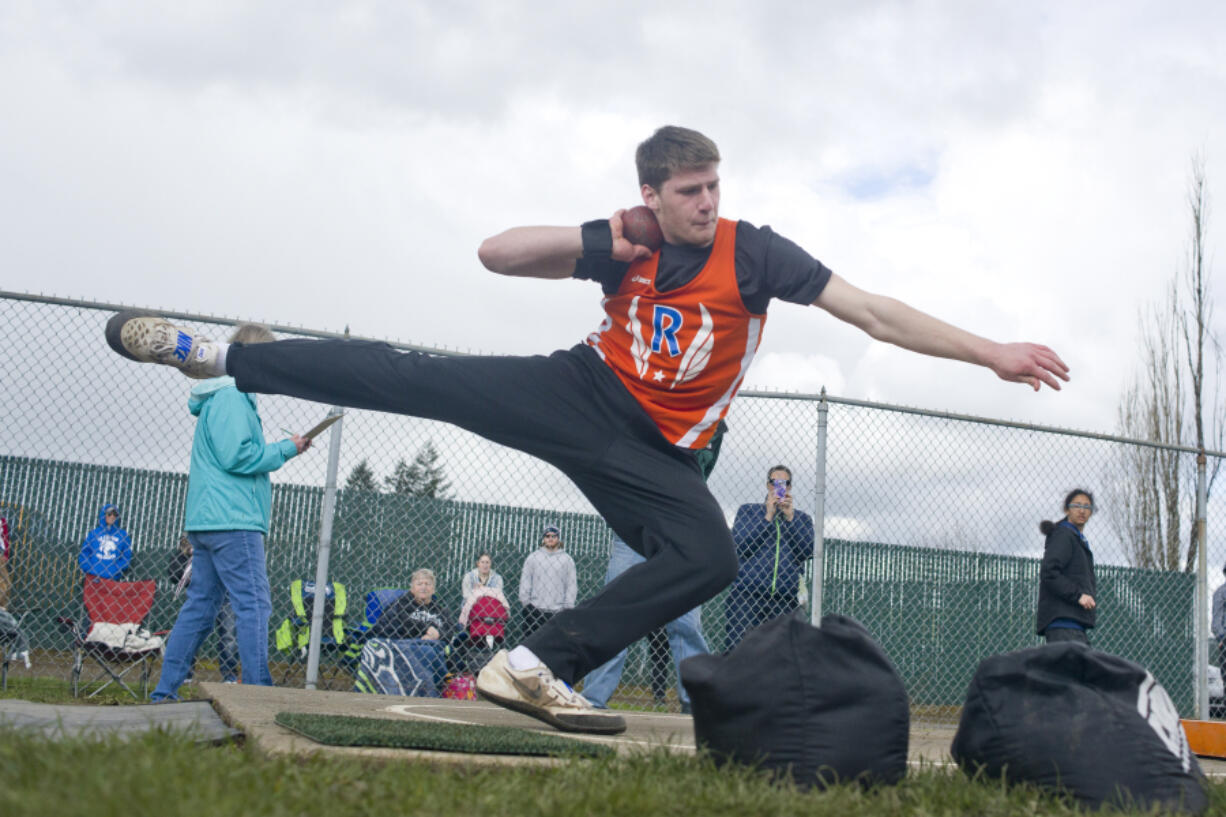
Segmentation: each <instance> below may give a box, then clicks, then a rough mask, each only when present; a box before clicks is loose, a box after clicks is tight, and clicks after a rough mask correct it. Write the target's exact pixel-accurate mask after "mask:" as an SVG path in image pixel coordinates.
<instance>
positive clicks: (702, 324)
mask: <svg viewBox="0 0 1226 817" xmlns="http://www.w3.org/2000/svg"><path fill="white" fill-rule="evenodd" d="M735 256H736V222H735V221H729V220H727V219H720V220H719V224H718V226H717V227H716V230H715V243H714V245H713V246H712V248H711V255H710V257H709V258H708V259H707V263H706V265H705V266H704V267H703V268H702V270H701V271H700V272H699V273H698V274H697V275H696V276H694V278H693V279H692V280H691V281H689V282H688V283H686V284H684V285H682V286H680V287H678V288H677V289H673V290H670V291H668V292H658V291H656V288H655V277H656V269H657V266H658V264H659V261H660V253H659V252H658V251H657V252H655V253H653V254H652V256H651V257H650V258H648V259H646V260H644V261H636V262H634V263H633V264H631V265H630V268H629V269H628V270H626V274H625V276H624V277H623V278H622V282H621V286H620V287H619V288H618V290H617V292H616V294H614V295H610V296H607V297H605V299H604V300H603V301H602V302H601V305H602V306H603V307H604V310H605V319H604V321H603V322H602V323H601V325H600V328H599V329H597V330H596V331H595V332H593V333H592V334H591V335H589V336H588V338H587V340H586V342H587V344H588V345H589V346H591V347H592V348H593V349H595V350H596V352H597V354H599V355H600V357H601V359H602V360H604V362H605V363H606V364H608V366H609V367H610V368H611V369H612V370H613V372H614V373H615V374H616V375H617V377H618V379H620V380H621V382H622V384H623V385H624V386H625V387H626V388H627V389H628V390H629V391H630V393H631V394H632V395H634V398H635V399H636V400H638V402H639V405H641V406H642V407H643V409H644V410H645V411H646V412H647V413H648V415H650V416H651V418H652V420H654V421H655V423H656V426H657V427H659V429H660V431H661V432H662V433H663V434H664V436H665V437H666V438H667V439H668V440H669V441H670V442H672V443H673V444H675V445H678V446H681V447H683V448H703V447H705V446H706V444H707V442H708V441H709V440H710V439H711V435H712V434H714V433H715V428H716V426H717V425H718V424H719V421H720V420H721V419H723V417H724V415H725V414H727V413H728V406H729V405H730V404H731V403H732V398H733V396H734V395H735V394H736V391H737V389H738V388H740V386H741V381H743V380H744V379H745V373H746V372H748V371H749V366H750V364H751V363H753V357H754V354H755V353H756V352H757V350H758V344H759V342H760V341H761V339H762V327H763V326H764V325H765V323H766V315H765V314H761V315H755V314H753V313H751V312H750V311H749V310H747V309H746V308H745V304H744V302H743V301H742V300H741V293H740V290H739V289H738V287H737V281H736V266H735Z"/></svg>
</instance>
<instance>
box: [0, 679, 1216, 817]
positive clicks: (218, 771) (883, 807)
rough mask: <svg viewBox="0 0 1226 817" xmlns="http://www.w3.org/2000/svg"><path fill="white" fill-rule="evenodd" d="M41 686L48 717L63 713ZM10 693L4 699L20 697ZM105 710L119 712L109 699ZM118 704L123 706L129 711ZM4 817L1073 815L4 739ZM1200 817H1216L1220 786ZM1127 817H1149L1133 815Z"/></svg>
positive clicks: (674, 767)
mask: <svg viewBox="0 0 1226 817" xmlns="http://www.w3.org/2000/svg"><path fill="white" fill-rule="evenodd" d="M53 687H54V685H53V684H50V683H48V682H47V681H46V680H40V681H39V683H38V684H37V686H36V689H35V690H34V691H36V692H37V693H38V694H39V695H41V696H42V697H41V698H39V700H44V701H46V702H49V703H68V702H71V701H72V697H71V694H69V692H68V690H67V688H66V685H65V687H64V688H63V689H61V690H59V691H56V690H55V689H54V688H53ZM20 692H21V690H20V689H19V687H18V686H17V685H13V686H11V687H10V689H9V690H8V692H7V693H5V697H23V698H24V699H25V700H31V699H32V697H31V696H30V695H22V694H20ZM105 702H107V703H123V702H125V700H124V698H123V697H120V696H113V697H112V698H109V699H107V700H106V701H105ZM126 702H133V701H132V699H131V698H130V697H128V698H127V699H126ZM0 780H2V781H3V783H2V784H0V815H4V817H22V816H23V815H37V816H38V817H54V816H55V815H65V817H67V816H68V815H72V817H89V816H90V815H158V816H159V817H162V816H163V815H165V816H166V817H173V815H179V814H182V815H192V816H193V817H201V816H202V815H224V817H237V815H243V816H244V817H245V816H246V815H263V814H268V815H308V814H318V815H327V817H338V815H351V814H357V815H367V814H369V815H406V814H412V815H417V814H421V815H453V814H454V815H489V816H490V817H513V815H529V816H530V817H571V816H572V815H573V817H587V815H595V816H599V815H657V814H659V815H678V816H679V817H706V815H735V817H757V815H764V817H765V816H769V815H780V817H782V816H783V815H789V816H790V815H831V816H832V817H834V816H835V815H838V817H870V815H871V817H880V816H881V815H914V816H915V817H941V816H942V815H949V816H950V817H954V816H955V815H957V816H958V817H961V815H978V816H981V817H995V815H1001V816H1002V817H1003V815H1066V814H1067V815H1071V814H1081V813H1084V812H1082V811H1081V810H1079V809H1078V808H1077V807H1076V806H1075V805H1073V804H1072V803H1071V801H1068V800H1062V799H1060V798H1058V797H1054V796H1052V795H1049V794H1045V793H1041V792H1038V791H1036V790H1034V789H1031V788H1027V787H1022V786H1016V787H1005V786H1003V785H1001V784H1000V783H999V782H987V781H972V780H969V779H967V778H966V777H965V776H963V775H962V774H961V773H960V772H957V771H951V770H947V769H940V768H927V769H920V770H915V769H913V770H912V771H911V773H910V774H909V775H908V777H907V779H906V780H905V781H904V782H903V783H902V784H900V785H898V786H891V787H882V788H879V789H875V790H871V791H867V792H866V791H863V790H862V789H860V788H859V787H857V786H840V787H836V788H834V789H831V790H829V791H825V792H803V791H798V790H796V789H795V788H793V787H791V786H789V785H787V784H780V783H774V782H771V781H770V780H768V779H767V778H766V777H765V776H764V775H762V774H761V773H758V772H755V771H753V770H748V769H722V770H717V769H716V768H715V767H714V766H713V765H712V764H711V763H710V762H709V761H708V760H706V759H703V758H696V757H693V756H686V755H680V754H677V755H670V754H668V753H666V752H665V751H663V750H657V751H654V752H652V753H648V754H643V755H640V756H636V757H629V758H626V757H622V758H609V759H596V760H578V761H572V762H569V763H566V764H565V765H562V766H560V767H558V768H552V769H542V768H495V769H486V768H460V767H454V766H446V765H437V766H436V765H429V764H423V763H409V762H375V761H362V760H355V759H341V758H331V757H324V756H322V755H316V756H312V757H309V758H283V757H265V756H263V755H261V754H259V753H258V752H256V751H255V750H254V749H253V748H252V747H251V746H249V745H242V744H237V743H229V744H225V745H221V746H209V745H203V744H197V743H194V742H192V741H190V740H188V739H186V738H184V737H182V736H180V735H176V734H169V733H150V734H145V735H141V736H139V737H136V738H132V739H130V740H126V741H125V740H122V739H119V738H109V739H105V740H67V741H54V742H53V741H48V740H46V739H44V738H42V737H35V736H33V735H29V734H24V733H21V732H18V731H14V730H5V729H0ZM1210 796H1211V801H1212V803H1211V806H1210V811H1209V813H1210V814H1226V782H1217V783H1213V784H1211V794H1210ZM1123 813H1125V814H1143V813H1148V812H1141V811H1132V812H1123Z"/></svg>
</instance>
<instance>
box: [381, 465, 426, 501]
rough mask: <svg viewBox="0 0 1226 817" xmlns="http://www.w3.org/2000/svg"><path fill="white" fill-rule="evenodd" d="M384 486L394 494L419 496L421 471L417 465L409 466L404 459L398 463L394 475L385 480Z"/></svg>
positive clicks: (391, 474) (393, 470)
mask: <svg viewBox="0 0 1226 817" xmlns="http://www.w3.org/2000/svg"><path fill="white" fill-rule="evenodd" d="M383 484H384V485H385V486H386V487H387V490H388V491H390V492H391V493H393V494H407V495H409V496H417V495H418V493H417V492H418V488H419V486H420V485H421V469H419V468H418V467H417V466H416V464H414V465H409V464H408V463H407V462H405V461H404V460H403V459H402V460H400V461H398V462H397V463H396V467H395V468H393V469H392V473H390V474H388V475H387V476H386V477H384V478H383Z"/></svg>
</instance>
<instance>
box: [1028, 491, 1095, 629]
mask: <svg viewBox="0 0 1226 817" xmlns="http://www.w3.org/2000/svg"><path fill="white" fill-rule="evenodd" d="M1064 510H1065V516H1064V518H1063V519H1061V520H1060V521H1059V522H1048V521H1046V520H1044V521H1043V522H1040V523H1039V531H1040V532H1041V533H1042V534H1043V535H1044V536H1046V537H1047V542H1046V544H1045V545H1044V547H1043V564H1042V566H1041V567H1040V568H1039V605H1038V610H1037V611H1036V616H1035V632H1037V633H1038V634H1039V635H1041V636H1043V637H1044V638H1045V639H1046V640H1047V643H1048V644H1052V643H1055V642H1057V641H1075V642H1078V643H1080V644H1085V645H1087V646H1088V645H1089V643H1090V639H1089V637H1088V636H1087V635H1086V630H1089V629H1090V628H1092V627H1093V626H1094V623H1095V609H1096V607H1097V605H1096V604H1095V602H1094V594H1095V592H1097V590H1096V587H1095V582H1094V554H1093V553H1092V552H1091V551H1090V543H1089V541H1088V540H1087V539H1086V537H1085V534H1084V533H1083V532H1082V531H1083V529H1084V528H1085V526H1086V522H1088V521H1089V520H1090V516H1091V515H1092V514H1093V513H1094V496H1093V495H1092V494H1091V493H1090V492H1089V491H1087V490H1084V489H1082V488H1077V489H1075V490H1072V491H1070V492H1069V494H1068V496H1066V497H1065V498H1064Z"/></svg>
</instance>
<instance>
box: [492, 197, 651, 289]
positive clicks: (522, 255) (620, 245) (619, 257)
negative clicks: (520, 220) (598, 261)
mask: <svg viewBox="0 0 1226 817" xmlns="http://www.w3.org/2000/svg"><path fill="white" fill-rule="evenodd" d="M624 212H625V211H624V210H618V211H617V212H616V213H614V214H613V215H612V216H611V217H610V218H609V231H610V233H611V234H612V239H613V246H612V248H611V251H610V252H609V256H610V257H611V258H613V260H615V261H633V260H635V259H636V258H646V257H647V256H649V255H651V250H649V249H647V248H646V247H640V246H638V245H635V244H631V243H630V242H629V241H627V240H626V239H625V238H623V237H622V219H621V215H622V213H624ZM582 255H583V228H581V227H512V228H511V229H509V230H507V231H506V232H502V233H499V234H498V235H496V236H491V237H490V238H487V239H485V241H482V242H481V247H480V249H478V250H477V257H478V258H480V259H481V263H482V264H483V265H485V268H486V269H488V270H490V271H491V272H497V273H501V274H503V275H518V276H521V277H528V278H569V277H571V275H572V274H573V273H574V271H575V262H576V261H577V260H579V258H580V257H581V256H582Z"/></svg>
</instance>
